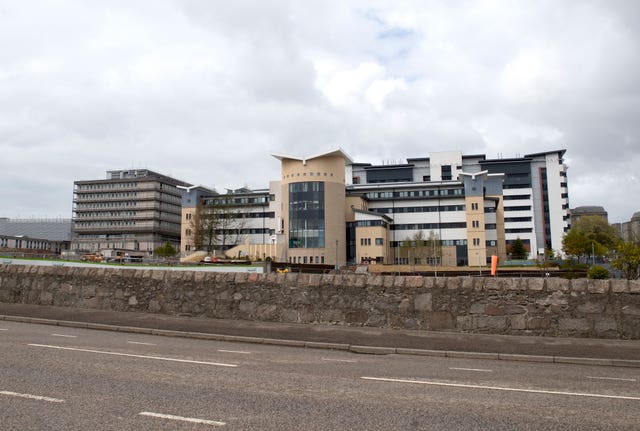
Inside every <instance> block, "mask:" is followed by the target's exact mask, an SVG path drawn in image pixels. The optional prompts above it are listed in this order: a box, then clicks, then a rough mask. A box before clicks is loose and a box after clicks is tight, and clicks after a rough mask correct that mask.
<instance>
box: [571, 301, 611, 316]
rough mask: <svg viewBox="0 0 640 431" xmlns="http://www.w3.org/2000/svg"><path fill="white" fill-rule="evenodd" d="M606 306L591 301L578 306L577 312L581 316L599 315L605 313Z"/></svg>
mask: <svg viewBox="0 0 640 431" xmlns="http://www.w3.org/2000/svg"><path fill="white" fill-rule="evenodd" d="M605 305H606V304H604V303H600V302H594V301H589V302H586V303H584V304H580V305H578V306H577V307H576V310H577V311H578V313H581V314H599V313H602V312H603V311H604V307H605Z"/></svg>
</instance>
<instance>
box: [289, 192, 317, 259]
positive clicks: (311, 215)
mask: <svg viewBox="0 0 640 431" xmlns="http://www.w3.org/2000/svg"><path fill="white" fill-rule="evenodd" d="M324 234H325V230H324V183H323V182H320V181H312V182H303V183H291V184H289V248H323V247H324ZM306 259H307V258H306V257H305V260H306Z"/></svg>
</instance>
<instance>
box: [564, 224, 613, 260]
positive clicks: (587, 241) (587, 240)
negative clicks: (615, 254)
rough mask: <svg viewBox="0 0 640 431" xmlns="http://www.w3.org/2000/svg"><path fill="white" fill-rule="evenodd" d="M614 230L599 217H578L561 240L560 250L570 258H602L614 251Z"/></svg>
mask: <svg viewBox="0 0 640 431" xmlns="http://www.w3.org/2000/svg"><path fill="white" fill-rule="evenodd" d="M618 242H619V238H618V235H617V232H616V230H615V229H614V228H613V227H612V226H611V225H609V223H607V221H606V220H605V219H603V218H602V217H599V216H584V217H580V218H579V219H578V221H576V222H575V223H574V224H573V226H571V230H569V232H568V233H567V234H566V235H565V236H564V238H563V239H562V249H563V250H564V252H565V253H566V254H568V255H570V256H578V257H580V256H594V255H595V256H604V255H606V254H607V252H608V251H609V250H613V249H615V247H616V245H617V243H618Z"/></svg>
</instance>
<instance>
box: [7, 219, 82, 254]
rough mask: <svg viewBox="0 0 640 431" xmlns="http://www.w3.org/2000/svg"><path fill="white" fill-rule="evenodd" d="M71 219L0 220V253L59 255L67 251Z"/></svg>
mask: <svg viewBox="0 0 640 431" xmlns="http://www.w3.org/2000/svg"><path fill="white" fill-rule="evenodd" d="M70 239H71V219H9V218H0V252H5V253H21V254H23V255H34V254H38V255H43V254H60V253H62V252H65V251H67V250H69V244H70Z"/></svg>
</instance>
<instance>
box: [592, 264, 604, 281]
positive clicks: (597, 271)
mask: <svg viewBox="0 0 640 431" xmlns="http://www.w3.org/2000/svg"><path fill="white" fill-rule="evenodd" d="M587 278H590V279H592V280H606V279H607V278H609V271H608V270H607V268H605V267H604V266H600V265H593V266H592V267H591V268H589V271H587Z"/></svg>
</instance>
